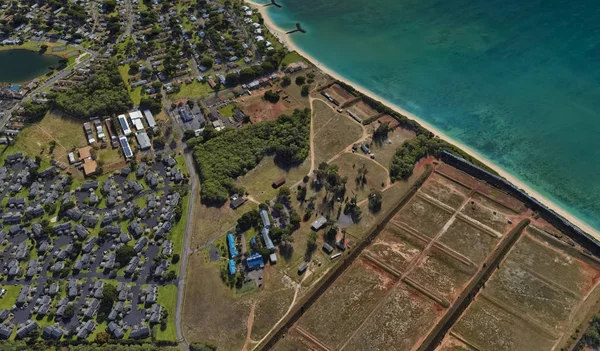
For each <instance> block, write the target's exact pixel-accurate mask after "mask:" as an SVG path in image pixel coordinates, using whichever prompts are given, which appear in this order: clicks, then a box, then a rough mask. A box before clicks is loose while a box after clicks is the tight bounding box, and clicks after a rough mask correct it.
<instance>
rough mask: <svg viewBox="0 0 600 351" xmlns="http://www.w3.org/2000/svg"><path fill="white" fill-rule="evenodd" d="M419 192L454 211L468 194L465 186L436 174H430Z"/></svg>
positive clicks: (468, 191)
mask: <svg viewBox="0 0 600 351" xmlns="http://www.w3.org/2000/svg"><path fill="white" fill-rule="evenodd" d="M420 190H421V193H423V194H426V195H428V196H431V197H433V198H435V199H436V200H438V201H440V202H442V203H444V204H446V205H448V206H450V207H452V208H454V209H458V208H459V207H460V206H461V205H462V203H463V202H464V201H465V199H466V198H467V196H469V193H470V190H469V189H468V188H466V187H465V186H463V185H460V184H458V183H456V182H453V181H452V180H450V179H448V178H446V177H444V176H441V175H439V174H437V173H434V174H432V175H431V177H429V179H427V182H425V184H423V186H422V187H421V189H420Z"/></svg>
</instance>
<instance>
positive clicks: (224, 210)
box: [190, 201, 258, 249]
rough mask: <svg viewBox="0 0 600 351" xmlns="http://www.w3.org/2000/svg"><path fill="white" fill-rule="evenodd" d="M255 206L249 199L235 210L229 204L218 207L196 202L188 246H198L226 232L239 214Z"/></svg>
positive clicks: (234, 223) (233, 224)
mask: <svg viewBox="0 0 600 351" xmlns="http://www.w3.org/2000/svg"><path fill="white" fill-rule="evenodd" d="M256 207H258V205H256V204H254V203H252V202H250V201H248V202H246V203H245V204H244V205H242V206H241V207H238V208H237V209H235V210H233V209H231V207H229V206H223V207H221V208H219V207H209V206H206V205H204V204H202V203H196V205H195V206H194V222H193V224H192V232H191V235H192V238H191V242H190V247H191V248H192V249H195V248H198V247H200V246H202V245H205V244H207V243H208V242H209V241H210V240H212V239H215V238H217V237H219V236H222V235H225V234H227V230H228V229H230V228H232V227H234V226H235V225H236V224H237V219H238V218H239V217H240V216H241V215H243V214H244V213H246V212H248V211H250V210H251V209H252V208H256Z"/></svg>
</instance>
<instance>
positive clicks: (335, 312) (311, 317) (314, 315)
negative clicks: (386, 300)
mask: <svg viewBox="0 0 600 351" xmlns="http://www.w3.org/2000/svg"><path fill="white" fill-rule="evenodd" d="M394 282H395V280H394V278H393V277H392V276H390V275H388V274H387V273H385V272H383V271H382V270H381V269H380V268H378V267H376V266H373V265H371V264H370V263H369V262H367V261H357V262H355V263H354V264H353V265H352V267H351V268H350V269H349V270H348V271H346V273H345V274H344V275H343V276H342V277H340V279H339V280H338V281H337V282H336V283H335V284H334V285H333V286H331V287H330V288H329V289H328V290H327V292H326V293H325V294H324V295H323V296H321V297H320V298H319V300H318V301H317V302H316V303H315V305H314V306H313V308H311V309H310V310H309V311H308V312H307V313H306V314H305V315H304V316H303V317H302V318H301V319H300V320H299V322H298V326H299V327H300V328H302V330H304V331H306V332H308V333H310V334H311V335H312V336H313V337H316V338H317V339H318V340H319V341H320V342H322V343H324V344H326V345H327V346H328V347H330V348H332V349H338V348H339V347H341V346H342V345H343V344H344V342H346V341H347V340H348V337H350V336H351V335H352V333H353V332H354V331H355V330H356V329H357V328H358V327H359V326H360V324H361V323H362V322H363V321H364V320H365V319H366V318H367V316H368V315H369V314H370V313H371V311H372V310H373V308H375V306H376V305H377V304H378V303H379V301H381V299H382V298H383V297H384V296H385V295H386V293H387V292H388V291H389V290H390V289H391V288H392V286H393V285H394Z"/></svg>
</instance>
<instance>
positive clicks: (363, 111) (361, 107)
mask: <svg viewBox="0 0 600 351" xmlns="http://www.w3.org/2000/svg"><path fill="white" fill-rule="evenodd" d="M347 110H348V111H351V112H353V113H354V114H356V115H357V116H358V117H360V118H361V119H362V120H363V121H364V120H367V119H369V118H371V117H375V116H377V115H378V114H379V112H377V111H375V110H374V109H373V108H372V107H371V106H369V105H367V104H366V103H365V102H364V101H362V100H360V101H358V102H357V103H355V104H352V106H349V107H348V108H347Z"/></svg>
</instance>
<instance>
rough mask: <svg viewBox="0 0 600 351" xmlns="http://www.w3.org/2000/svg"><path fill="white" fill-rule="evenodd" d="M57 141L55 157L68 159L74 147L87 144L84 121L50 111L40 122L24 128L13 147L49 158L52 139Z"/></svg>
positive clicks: (61, 159)
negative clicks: (68, 154)
mask: <svg viewBox="0 0 600 351" xmlns="http://www.w3.org/2000/svg"><path fill="white" fill-rule="evenodd" d="M52 140H54V141H56V147H55V148H54V152H53V155H54V158H56V159H57V160H59V161H63V162H66V161H67V153H68V152H70V151H71V149H72V148H74V147H83V146H85V145H87V140H86V138H85V134H84V132H83V121H79V120H76V119H74V118H71V117H68V116H66V115H64V114H62V113H61V112H58V111H56V110H53V111H51V112H49V113H48V114H47V115H46V116H45V117H44V118H43V119H42V120H41V121H40V122H39V123H36V124H34V125H31V126H28V127H27V128H25V129H23V130H22V131H21V133H20V134H19V137H18V138H17V140H16V144H15V145H14V146H13V147H11V149H15V150H20V151H24V152H25V153H27V154H28V155H29V156H31V157H35V156H38V155H39V156H41V157H42V158H43V159H44V158H45V159H47V160H49V159H50V158H51V155H49V154H48V153H49V149H50V141H52Z"/></svg>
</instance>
